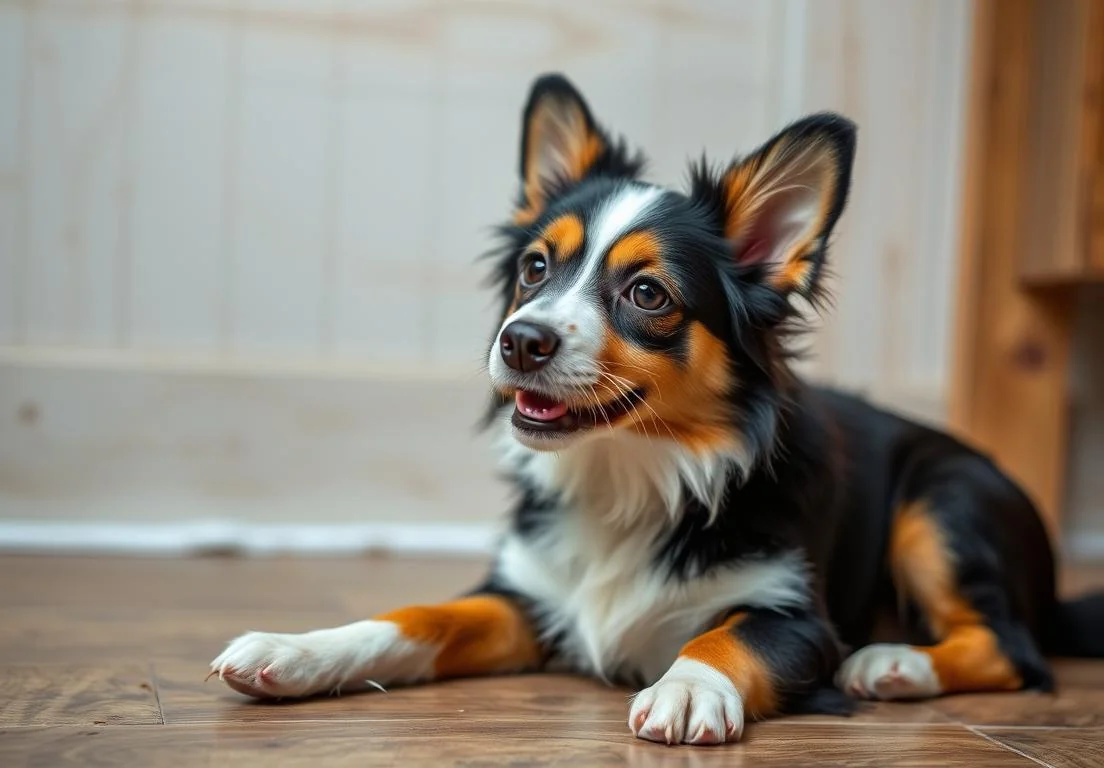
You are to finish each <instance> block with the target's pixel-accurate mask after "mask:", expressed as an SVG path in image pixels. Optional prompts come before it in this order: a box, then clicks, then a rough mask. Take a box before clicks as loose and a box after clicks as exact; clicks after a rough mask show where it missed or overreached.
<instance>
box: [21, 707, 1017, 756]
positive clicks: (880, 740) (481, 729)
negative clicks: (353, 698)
mask: <svg viewBox="0 0 1104 768" xmlns="http://www.w3.org/2000/svg"><path fill="white" fill-rule="evenodd" d="M32 756H33V757H34V760H35V763H36V764H40V765H49V766H65V765H79V766H99V765H142V766H159V765H172V766H177V765H194V764H204V765H234V766H251V765H265V766H267V765H273V764H278V765H314V764H324V765H327V766H329V765H334V766H343V765H356V766H366V765H367V766H372V765H381V766H394V765H404V766H406V765H433V766H449V765H465V766H472V765H479V766H484V765H485V766H495V765H514V766H517V765H534V766H559V765H563V766H595V767H596V768H601V766H614V765H616V766H620V765H625V764H626V763H628V764H631V765H636V766H649V767H651V766H656V767H657V768H659V767H661V766H687V765H689V766H706V767H708V766H726V767H728V768H731V767H733V766H741V765H749V766H750V765H755V766H768V767H769V766H785V768H794V767H795V766H823V767H824V768H830V767H832V766H857V767H860V768H861V767H862V766H878V767H879V768H881V766H886V765H897V766H936V765H937V766H947V767H948V768H954V767H955V766H963V767H966V766H969V767H971V768H972V767H973V766H979V765H984V766H990V767H992V768H1001V767H1002V766H1034V765H1035V764H1034V763H1032V762H1031V761H1030V760H1028V759H1027V758H1025V757H1022V756H1020V755H1018V754H1015V753H1014V752H1012V751H1010V750H1007V749H1004V748H1002V747H1000V746H999V745H997V744H995V743H993V742H991V741H988V740H986V739H984V738H982V737H981V736H978V735H976V734H974V733H971V732H970V731H968V730H966V729H964V728H961V727H959V726H953V725H951V726H932V727H917V728H899V729H897V728H892V727H891V728H890V729H887V728H885V727H881V726H872V725H871V726H828V725H796V724H792V723H791V724H786V725H782V724H773V725H764V726H762V727H760V728H758V729H756V730H754V731H752V732H751V733H750V734H749V737H748V740H747V741H746V742H745V743H743V744H737V745H727V746H723V747H705V748H700V747H699V748H694V747H666V746H661V745H657V744H648V743H646V742H641V741H638V740H636V739H634V738H633V737H632V735H631V734H630V733H629V732H628V730H627V728H626V727H625V726H624V725H617V726H615V725H614V724H607V723H594V724H580V723H576V722H570V721H555V720H553V721H543V720H535V721H534V720H520V719H516V720H505V721H499V720H484V721H479V720H476V721H469V722H451V721H445V720H417V721H393V722H382V723H358V724H349V723H344V724H343V723H328V722H327V723H301V724H288V723H255V724H251V725H249V726H241V725H213V724H212V725H195V726H171V725H170V726H164V727H160V728H99V729H90V728H42V729H38V728H35V729H20V730H8V731H0V763H2V764H4V765H6V766H18V765H27V764H29V763H30V759H31V757H32Z"/></svg>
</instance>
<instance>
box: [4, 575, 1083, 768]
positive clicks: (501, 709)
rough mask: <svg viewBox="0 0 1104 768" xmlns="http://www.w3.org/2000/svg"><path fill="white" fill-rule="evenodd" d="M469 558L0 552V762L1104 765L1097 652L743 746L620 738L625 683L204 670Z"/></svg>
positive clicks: (410, 593)
mask: <svg viewBox="0 0 1104 768" xmlns="http://www.w3.org/2000/svg"><path fill="white" fill-rule="evenodd" d="M481 570H482V566H481V564H480V563H477V562H471V561H458V562H444V563H443V562H437V561H434V562H429V561H416V560H392V559H384V558H380V559H361V560H328V561H303V560H296V561H280V560H268V561H243V560H234V559H201V560H135V559H76V558H72V559H53V558H16V557H6V558H0V689H2V691H3V694H2V698H0V766H5V767H10V766H21V765H42V766H61V765H80V766H95V765H124V766H155V765H172V766H183V765H234V766H245V765H297V764H312V765H323V764H324V765H327V766H331V765H356V766H366V765H418V764H425V765H434V766H447V765H466V766H481V765H515V766H520V765H542V766H543V765H571V766H607V765H623V764H631V765H640V766H683V765H685V766H711V765H724V766H741V765H756V766H775V765H777V766H800V765H818V766H834V765H848V766H888V765H908V766H920V765H932V766H936V765H937V766H1006V765H1008V766H1016V765H1019V766H1032V765H1039V764H1043V765H1054V766H1104V662H1100V663H1089V662H1065V663H1061V664H1058V665H1057V668H1058V672H1059V678H1060V681H1061V690H1060V692H1059V693H1058V694H1057V695H1042V694H1011V695H1010V694H1001V695H982V696H959V697H954V698H948V699H944V700H940V701H936V702H934V703H930V704H881V705H878V706H876V707H874V708H873V709H872V710H871V711H869V712H867V713H865V714H862V715H859V716H857V717H853V718H846V719H844V718H830V717H801V718H789V719H784V720H776V721H771V722H767V723H760V724H754V725H752V726H751V727H750V728H749V729H748V731H747V734H746V739H745V742H744V743H742V744H738V745H729V746H724V747H706V748H694V747H664V746H660V745H655V744H648V743H645V742H641V741H637V740H635V739H633V738H632V736H631V735H630V734H629V731H628V729H627V727H626V725H625V720H626V714H627V698H628V692H627V691H624V690H616V689H610V688H607V687H604V686H602V685H600V684H598V683H595V682H591V681H587V680H580V679H574V678H568V677H555V676H528V677H517V678H500V679H485V680H471V681H460V682H452V683H446V684H438V685H433V686H427V687H423V688H412V689H407V690H393V691H391V692H389V693H386V694H383V693H371V694H364V695H359V696H350V697H345V698H327V699H318V700H314V701H309V702H301V703H286V704H258V703H254V702H251V701H249V700H247V699H245V698H244V697H242V696H239V695H237V694H235V693H233V692H231V691H230V690H228V689H227V688H226V687H224V686H223V685H222V684H220V683H219V682H218V681H217V680H212V681H211V682H207V683H205V682H204V676H205V675H206V674H207V662H208V661H209V660H210V659H211V658H212V657H213V656H214V655H215V654H216V653H218V651H219V650H220V649H221V647H222V645H223V643H224V642H225V641H226V640H228V639H230V638H231V637H233V636H234V635H236V634H238V633H240V632H241V631H243V630H246V629H263V630H272V631H299V630H306V629H311V628H317V627H320V626H326V625H330V624H334V623H339V622H344V621H349V620H353V619H358V618H363V617H364V616H366V615H369V614H372V613H375V612H378V611H381V610H385V609H387V608H391V607H394V606H396V605H399V604H404V603H409V602H424V601H435V600H437V599H439V598H441V597H442V596H447V595H450V594H452V593H455V592H456V591H458V590H459V589H461V588H463V587H465V586H467V585H469V584H471V583H474V581H475V579H476V578H477V576H478V575H479V573H480V572H481ZM1101 577H1104V571H1101V570H1097V571H1095V572H1093V571H1081V572H1078V573H1075V574H1072V578H1073V579H1074V580H1076V581H1077V582H1080V583H1089V582H1095V583H1096V584H1099V585H1104V578H1101Z"/></svg>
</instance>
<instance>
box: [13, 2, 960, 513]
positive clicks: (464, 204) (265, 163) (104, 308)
mask: <svg viewBox="0 0 1104 768" xmlns="http://www.w3.org/2000/svg"><path fill="white" fill-rule="evenodd" d="M968 16H969V4H968V3H964V2H960V0H892V1H889V2H887V1H885V0H861V1H859V0H815V2H813V1H811V0H735V1H729V0H715V1H714V2H705V1H704V0H702V1H699V2H686V1H685V0H667V1H666V2H632V3H629V2H597V1H596V0H588V1H586V2H582V1H580V2H556V3H551V2H539V1H538V0H533V1H531V2H512V3H488V2H457V1H454V0H437V1H435V2H430V1H428V0H427V1H422V2H418V1H413V0H393V2H352V0H349V1H347V2H343V1H341V0H333V1H331V2H321V1H320V0H285V1H284V2H279V3H276V2H272V0H264V1H261V0H255V1H254V2H238V1H235V2H231V0H205V1H204V2H187V1H185V0H146V1H145V2H132V3H124V2H115V1H112V0H41V1H39V2H20V3H0V105H3V106H2V109H0V518H4V519H9V520H14V519H29V518H30V519H38V520H42V519H59V520H60V519H66V520H72V519H83V520H100V519H116V520H120V519H123V520H173V519H193V518H196V517H204V518H218V519H228V520H234V519H240V520H264V521H271V520H291V519H295V518H298V517H300V516H306V517H308V518H309V519H310V520H312V521H321V522H325V521H348V520H360V519H364V520H454V519H455V520H462V521H477V520H487V519H489V518H490V517H492V516H494V515H496V514H497V513H498V512H499V510H500V509H501V505H502V500H501V489H499V488H497V487H496V486H495V485H494V484H493V482H492V481H491V479H490V468H489V467H490V464H489V454H488V452H487V451H486V447H485V445H483V444H482V443H481V442H479V441H478V440H474V438H472V437H471V433H470V432H469V431H467V430H468V428H469V427H470V425H471V424H472V423H473V421H474V420H475V418H476V416H477V415H478V414H477V412H476V407H475V404H476V403H478V401H479V399H480V394H481V390H482V380H481V378H480V373H479V363H480V359H481V357H482V354H483V345H484V343H485V340H486V338H487V336H488V333H489V332H490V330H491V327H492V324H493V319H492V316H491V312H490V297H489V295H488V294H486V293H485V292H483V291H482V290H481V289H480V288H479V281H480V280H481V278H482V276H483V273H484V266H483V265H476V264H475V263H474V259H475V257H476V256H477V255H478V254H479V253H481V252H482V251H484V250H485V249H486V248H487V246H488V245H489V244H490V240H489V237H488V231H489V227H490V225H492V224H494V223H495V222H497V221H498V220H500V219H502V218H503V217H504V216H505V215H506V214H507V203H508V200H509V198H510V195H511V194H512V191H513V185H514V173H515V163H516V155H517V143H518V128H519V125H518V123H519V113H520V108H521V105H522V101H523V99H524V97H525V92H526V88H527V85H528V83H529V82H530V80H531V79H532V78H533V76H534V75H535V74H537V73H539V72H541V71H545V70H549V69H561V70H563V71H565V72H567V73H568V74H569V76H571V77H572V78H573V79H574V80H575V81H576V83H577V84H578V85H579V86H580V87H581V88H582V89H583V90H584V92H585V93H586V94H587V96H588V98H589V99H590V101H591V105H592V107H593V108H594V110H595V112H596V113H597V115H598V116H599V117H600V119H602V120H603V121H604V122H606V123H608V124H610V125H611V126H612V127H613V128H614V129H615V130H617V131H624V132H625V133H627V134H628V135H629V136H630V138H631V139H632V140H633V141H634V142H636V143H639V144H641V145H643V146H644V147H645V148H646V149H647V150H648V152H649V154H650V155H651V157H652V158H653V176H654V177H656V178H658V179H659V180H662V181H669V182H679V181H680V180H681V178H682V173H683V168H684V165H685V161H686V159H687V158H690V157H695V156H697V155H698V154H699V153H700V151H701V150H702V149H703V148H705V149H707V150H708V151H709V152H710V153H711V154H713V155H714V156H715V157H717V158H727V157H729V156H731V155H732V154H734V153H736V152H738V151H746V150H748V149H750V148H752V147H753V146H754V145H755V144H756V143H758V142H759V141H761V140H763V139H765V138H766V137H767V136H768V135H769V134H771V133H772V132H773V131H775V130H776V129H777V128H779V127H780V126H781V125H782V124H783V123H784V122H785V121H787V120H789V119H792V118H794V117H796V116H798V115H800V114H802V113H804V112H807V111H811V110H814V109H820V108H834V109H839V110H842V111H844V112H846V113H847V114H849V115H850V116H852V117H853V118H854V119H856V120H857V121H858V123H859V124H860V130H861V134H860V144H859V155H858V160H857V170H856V175H855V179H854V192H853V195H852V198H851V205H850V208H849V211H848V213H847V214H846V215H845V217H844V219H843V221H842V224H841V226H840V230H839V235H838V237H837V240H836V244H835V250H834V254H833V255H834V269H835V272H836V273H837V274H838V275H839V277H840V282H839V283H838V285H837V288H836V294H837V302H836V306H835V309H834V311H832V312H831V313H830V315H829V316H828V317H827V319H826V322H825V323H824V326H823V328H822V330H821V331H820V332H819V334H818V336H817V337H816V339H815V344H814V350H815V353H816V355H815V358H814V360H813V361H812V362H811V364H810V372H811V373H813V374H815V375H816V376H818V377H821V378H827V379H832V380H837V381H841V382H844V383H846V384H848V385H851V386H856V387H862V388H865V389H868V390H870V391H872V392H873V393H874V394H875V395H876V396H878V397H879V398H881V399H883V400H887V401H890V402H893V403H896V404H899V405H901V406H902V407H906V408H909V409H910V410H914V411H918V412H922V413H924V414H927V415H931V416H934V417H938V416H939V414H941V412H942V405H943V401H944V396H945V390H944V388H945V382H946V378H947V362H948V357H949V355H948V328H949V322H950V313H951V301H952V282H953V259H954V252H955V244H956V235H955V232H956V226H957V222H956V218H955V217H956V211H957V200H958V187H957V181H958V171H959V157H960V151H961V150H960V144H961V134H962V117H963V108H962V107H963V105H962V103H961V102H962V99H963V96H964V92H963V89H964V84H965V77H964V75H965V72H966V67H967V58H968V57H967V50H966V48H967V42H968V38H969V34H968V21H969V19H968ZM454 396H455V397H457V398H458V399H459V404H458V405H457V406H456V407H455V408H454V407H445V405H444V403H446V401H449V399H450V398H452V397H454Z"/></svg>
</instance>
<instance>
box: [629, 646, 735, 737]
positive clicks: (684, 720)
mask: <svg viewBox="0 0 1104 768" xmlns="http://www.w3.org/2000/svg"><path fill="white" fill-rule="evenodd" d="M629 728H630V729H631V730H632V732H633V734H634V735H635V736H637V737H638V738H641V739H647V740H648V741H658V742H663V743H666V744H723V743H725V742H726V741H737V740H739V738H740V735H741V734H742V733H743V730H744V704H743V702H742V701H741V700H740V694H739V693H737V691H736V687H735V686H734V685H733V684H732V681H730V680H729V679H728V678H727V677H725V676H724V675H723V674H721V673H720V672H718V671H717V670H715V669H713V668H712V667H710V666H709V665H707V664H703V663H701V662H700V661H694V660H692V659H678V660H676V661H675V663H674V664H672V665H671V668H670V669H669V670H667V674H665V675H664V676H663V677H662V678H660V680H659V681H658V682H657V683H656V684H655V685H653V686H652V687H651V688H646V689H644V690H643V691H641V692H640V693H638V694H637V695H636V697H635V698H634V699H633V704H632V708H631V709H630V710H629Z"/></svg>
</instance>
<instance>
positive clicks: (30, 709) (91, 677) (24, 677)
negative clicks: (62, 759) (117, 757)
mask: <svg viewBox="0 0 1104 768" xmlns="http://www.w3.org/2000/svg"><path fill="white" fill-rule="evenodd" d="M0 691H3V696H2V697H0V725H4V726H12V725H68V724H73V725H152V724H160V723H161V722H162V719H161V712H160V709H159V708H158V706H157V695H156V693H155V691H154V687H153V678H152V676H151V675H150V669H149V665H148V664H145V663H141V662H138V663H131V664H97V665H87V666H86V665H75V664H43V665H36V666H13V665H4V666H0Z"/></svg>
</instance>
